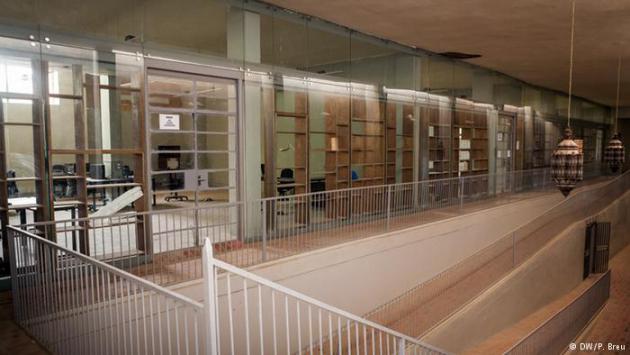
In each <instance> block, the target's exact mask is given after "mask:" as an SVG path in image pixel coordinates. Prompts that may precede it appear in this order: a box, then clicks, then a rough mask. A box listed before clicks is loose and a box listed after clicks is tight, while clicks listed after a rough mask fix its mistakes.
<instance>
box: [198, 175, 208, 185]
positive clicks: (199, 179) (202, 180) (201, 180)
mask: <svg viewBox="0 0 630 355" xmlns="http://www.w3.org/2000/svg"><path fill="white" fill-rule="evenodd" d="M204 181H206V179H202V178H201V175H198V176H197V186H201V183H202V182H204Z"/></svg>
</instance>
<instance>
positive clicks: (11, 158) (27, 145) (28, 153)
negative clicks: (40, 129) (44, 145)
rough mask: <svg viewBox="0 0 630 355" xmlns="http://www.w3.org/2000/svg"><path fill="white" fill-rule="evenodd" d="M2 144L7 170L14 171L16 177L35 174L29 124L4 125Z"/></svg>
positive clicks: (31, 132) (31, 129) (31, 135)
mask: <svg viewBox="0 0 630 355" xmlns="http://www.w3.org/2000/svg"><path fill="white" fill-rule="evenodd" d="M4 144H5V150H6V164H7V171H9V170H12V171H14V172H15V174H16V177H32V176H36V175H35V150H34V147H33V128H32V127H30V126H5V127H4Z"/></svg>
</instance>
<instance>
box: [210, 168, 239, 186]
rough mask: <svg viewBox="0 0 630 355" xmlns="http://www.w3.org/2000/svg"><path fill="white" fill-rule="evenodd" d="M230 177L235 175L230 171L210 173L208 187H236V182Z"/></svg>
mask: <svg viewBox="0 0 630 355" xmlns="http://www.w3.org/2000/svg"><path fill="white" fill-rule="evenodd" d="M230 175H233V173H232V172H230V171H214V172H212V171H211V172H208V187H209V188H216V187H226V186H234V180H233V179H230Z"/></svg>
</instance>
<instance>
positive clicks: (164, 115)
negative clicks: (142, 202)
mask: <svg viewBox="0 0 630 355" xmlns="http://www.w3.org/2000/svg"><path fill="white" fill-rule="evenodd" d="M236 84H237V82H236V80H232V79H224V78H216V77H209V76H200V75H189V74H181V73H174V72H166V71H157V70H151V71H149V74H148V90H149V91H148V108H149V111H148V112H149V120H150V122H149V124H150V137H149V141H150V151H151V166H150V171H151V187H152V188H151V190H152V202H153V209H160V208H177V207H192V206H200V205H207V204H211V203H216V202H233V201H236V200H237V192H238V191H237V175H236V174H237V172H236V166H237V149H236V147H237V135H236V125H237V89H236Z"/></svg>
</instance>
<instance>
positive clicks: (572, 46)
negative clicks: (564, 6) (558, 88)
mask: <svg viewBox="0 0 630 355" xmlns="http://www.w3.org/2000/svg"><path fill="white" fill-rule="evenodd" d="M574 36H575V0H572V1H571V54H570V55H569V108H568V109H567V111H568V112H567V127H569V128H571V96H572V93H573V50H574V43H573V42H574V41H573V39H574Z"/></svg>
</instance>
